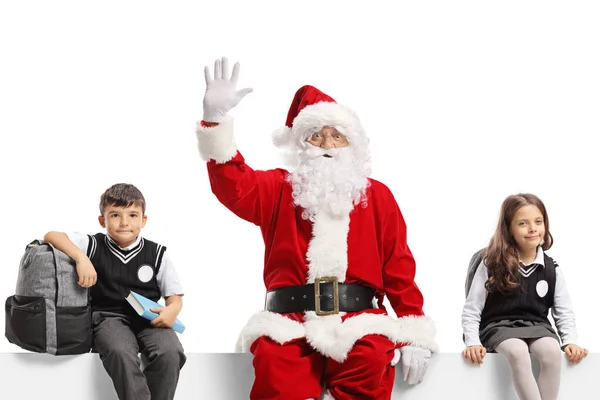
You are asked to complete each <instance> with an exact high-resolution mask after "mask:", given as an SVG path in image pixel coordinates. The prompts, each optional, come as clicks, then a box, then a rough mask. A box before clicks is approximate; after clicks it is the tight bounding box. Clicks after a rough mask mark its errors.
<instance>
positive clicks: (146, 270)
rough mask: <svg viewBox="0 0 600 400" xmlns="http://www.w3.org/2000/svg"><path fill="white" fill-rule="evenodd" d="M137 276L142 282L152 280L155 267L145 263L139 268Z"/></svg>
mask: <svg viewBox="0 0 600 400" xmlns="http://www.w3.org/2000/svg"><path fill="white" fill-rule="evenodd" d="M137 276H138V279H139V280H140V281H141V282H144V283H146V282H150V279H152V278H153V277H154V268H152V267H151V266H150V265H148V264H144V265H142V266H141V267H139V268H138V270H137Z"/></svg>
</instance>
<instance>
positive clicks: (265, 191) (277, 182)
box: [207, 151, 284, 226]
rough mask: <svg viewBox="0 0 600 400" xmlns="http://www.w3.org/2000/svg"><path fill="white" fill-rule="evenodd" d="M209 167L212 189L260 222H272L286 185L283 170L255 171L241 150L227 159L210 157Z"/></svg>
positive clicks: (238, 211)
mask: <svg viewBox="0 0 600 400" xmlns="http://www.w3.org/2000/svg"><path fill="white" fill-rule="evenodd" d="M207 168H208V177H209V180H210V186H211V189H212V192H213V193H214V194H215V196H217V199H218V200H219V201H220V202H221V203H222V204H223V205H224V206H225V207H227V208H228V209H229V210H231V211H232V212H233V213H234V214H236V215H237V216H238V217H240V218H243V219H245V220H246V221H249V222H252V223H254V224H256V225H258V226H264V225H265V224H270V218H271V216H272V214H273V208H274V206H275V204H274V202H275V201H276V199H277V197H278V196H277V193H279V192H280V191H281V189H282V185H283V176H284V175H283V173H282V171H280V170H269V171H255V170H254V169H252V168H251V167H250V166H249V165H247V164H246V162H245V160H244V157H243V156H242V154H241V153H240V152H239V151H238V153H237V154H236V155H235V156H234V157H233V159H231V160H230V161H227V162H225V163H217V162H215V161H214V160H210V161H208V162H207Z"/></svg>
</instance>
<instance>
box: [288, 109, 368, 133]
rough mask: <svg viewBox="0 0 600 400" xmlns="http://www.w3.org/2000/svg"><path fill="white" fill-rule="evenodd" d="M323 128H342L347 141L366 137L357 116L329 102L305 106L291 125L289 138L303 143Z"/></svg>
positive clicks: (349, 110) (350, 110)
mask: <svg viewBox="0 0 600 400" xmlns="http://www.w3.org/2000/svg"><path fill="white" fill-rule="evenodd" d="M324 126H342V127H345V128H346V129H344V131H345V134H346V135H347V136H348V139H349V140H350V141H352V139H353V138H355V137H357V136H363V137H366V134H365V132H364V129H363V126H362V124H361V122H360V120H359V119H358V116H357V114H356V113H355V112H354V111H353V110H352V109H350V108H348V107H346V106H344V105H341V104H338V103H330V102H320V103H316V104H311V105H309V106H306V107H304V108H303V109H302V111H300V112H299V113H298V115H297V116H296V118H294V122H293V123H292V132H291V136H292V137H293V140H294V141H304V140H306V139H308V138H309V137H310V135H312V134H313V133H315V132H318V131H319V130H321V128H323V127H324Z"/></svg>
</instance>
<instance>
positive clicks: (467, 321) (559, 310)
mask: <svg viewBox="0 0 600 400" xmlns="http://www.w3.org/2000/svg"><path fill="white" fill-rule="evenodd" d="M532 264H541V265H544V268H545V264H544V251H543V249H542V248H541V247H538V250H537V254H536V257H535V260H533V262H532V263H530V264H527V265H524V266H523V268H524V269H527V267H529V266H531V265H532ZM487 279H488V271H487V267H486V265H485V263H484V262H483V261H481V263H480V264H479V267H477V271H476V272H475V276H474V277H473V282H472V283H471V288H470V290H469V295H468V296H467V299H466V301H465V305H464V307H463V312H462V326H463V333H464V335H465V345H466V346H467V347H469V346H481V341H480V340H479V324H480V322H481V313H482V312H483V307H484V306H485V301H486V299H487V295H488V291H487V289H486V288H485V282H486V281H487ZM551 313H552V318H553V319H554V323H555V325H556V329H557V331H558V335H559V337H560V340H561V342H562V344H563V345H567V344H575V343H576V342H577V332H576V327H575V313H574V312H573V307H572V305H571V298H570V297H569V292H568V291H567V286H566V284H565V279H564V276H563V273H562V268H561V267H558V268H556V286H555V289H554V305H553V306H552V309H551Z"/></svg>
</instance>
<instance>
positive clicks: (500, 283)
mask: <svg viewBox="0 0 600 400" xmlns="http://www.w3.org/2000/svg"><path fill="white" fill-rule="evenodd" d="M526 205H534V206H536V207H537V208H538V209H539V210H540V212H541V213H542V216H543V218H544V228H545V233H544V241H543V243H542V249H543V250H548V249H549V248H550V247H552V243H553V238H552V235H551V234H550V221H549V220H548V213H547V212H546V207H545V206H544V203H542V201H541V200H540V199H539V198H538V197H537V196H536V195H533V194H530V193H519V194H515V195H511V196H508V197H507V198H506V199H505V200H504V202H503V203H502V207H501V208H500V217H499V218H498V226H497V227H496V232H495V233H494V236H492V239H491V240H490V244H489V245H488V247H487V248H486V249H485V252H484V256H483V258H484V261H485V264H486V266H487V269H488V276H489V278H488V280H487V281H486V283H485V288H486V289H487V290H488V291H490V292H493V291H499V292H508V291H510V290H512V289H514V288H516V287H518V286H519V283H520V275H519V271H518V269H519V252H518V249H517V244H516V243H515V240H514V238H513V237H512V235H511V234H510V224H511V222H512V219H513V217H514V216H515V214H516V212H517V210H519V209H520V208H521V207H523V206H526Z"/></svg>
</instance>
